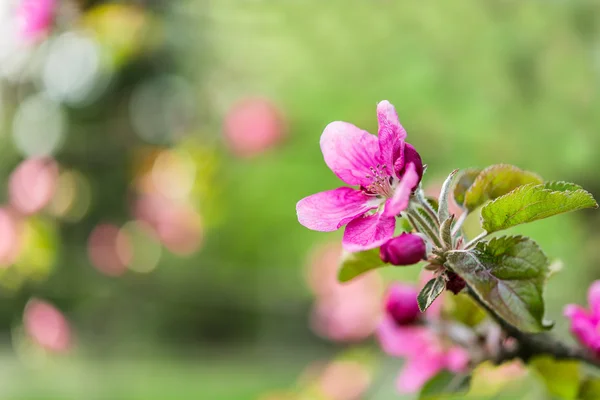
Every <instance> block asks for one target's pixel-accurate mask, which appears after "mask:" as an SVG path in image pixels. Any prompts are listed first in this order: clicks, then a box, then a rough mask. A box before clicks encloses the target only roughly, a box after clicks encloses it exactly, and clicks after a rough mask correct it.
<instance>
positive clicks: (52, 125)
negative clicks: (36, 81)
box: [12, 94, 67, 157]
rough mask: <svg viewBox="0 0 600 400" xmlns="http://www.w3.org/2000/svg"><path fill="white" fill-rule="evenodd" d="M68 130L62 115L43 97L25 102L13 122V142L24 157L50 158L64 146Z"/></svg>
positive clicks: (54, 104) (38, 96)
mask: <svg viewBox="0 0 600 400" xmlns="http://www.w3.org/2000/svg"><path fill="white" fill-rule="evenodd" d="M66 130H67V125H66V116H65V115H64V111H63V110H62V108H61V107H60V105H58V104H57V103H55V102H54V101H52V100H51V99H50V98H48V97H47V96H46V95H43V94H36V95H33V96H30V97H28V98H27V99H25V100H24V101H23V102H22V103H21V104H20V106H19V108H18V109H17V112H16V114H15V117H14V120H13V130H12V134H13V140H14V142H15V145H16V146H17V148H18V149H19V151H20V152H21V153H22V154H23V155H25V156H27V157H40V156H49V155H52V154H54V153H55V152H56V151H57V150H58V148H59V147H60V146H61V144H62V143H63V140H64V137H65V134H66Z"/></svg>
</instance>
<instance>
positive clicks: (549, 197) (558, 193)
mask: <svg viewBox="0 0 600 400" xmlns="http://www.w3.org/2000/svg"><path fill="white" fill-rule="evenodd" d="M594 207H598V204H597V203H596V200H594V197H593V196H592V195H591V194H590V193H588V192H586V191H585V190H583V189H582V188H581V187H580V186H578V185H575V184H573V183H567V182H547V183H545V184H542V185H534V184H529V185H525V186H521V187H519V188H517V189H515V190H514V191H512V192H510V193H508V194H506V195H504V196H502V197H499V198H497V199H496V200H494V201H492V202H491V203H489V204H486V205H485V206H484V207H483V208H482V209H481V221H482V227H483V229H485V230H486V231H487V232H490V233H491V232H496V231H500V230H503V229H507V228H510V227H512V226H515V225H519V224H524V223H527V222H532V221H537V220H539V219H543V218H547V217H551V216H553V215H557V214H561V213H565V212H569V211H576V210H581V209H584V208H594Z"/></svg>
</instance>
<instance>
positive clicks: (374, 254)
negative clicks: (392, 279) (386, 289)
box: [338, 248, 387, 282]
mask: <svg viewBox="0 0 600 400" xmlns="http://www.w3.org/2000/svg"><path fill="white" fill-rule="evenodd" d="M386 265H387V264H386V263H384V262H383V261H381V258H380V257H379V249H378V248H377V249H371V250H367V251H360V252H357V253H344V254H343V255H342V259H341V261H340V269H339V272H338V280H339V281H340V282H348V281H350V280H352V279H354V278H356V277H357V276H359V275H361V274H364V273H365V272H368V271H371V270H373V269H376V268H380V267H384V266H386Z"/></svg>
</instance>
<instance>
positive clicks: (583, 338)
mask: <svg viewBox="0 0 600 400" xmlns="http://www.w3.org/2000/svg"><path fill="white" fill-rule="evenodd" d="M588 304H589V307H590V309H589V310H586V309H585V308H583V307H581V306H579V305H577V304H568V305H567V306H566V307H565V309H564V315H565V316H566V317H567V318H569V319H570V320H571V333H572V334H573V335H574V336H575V337H576V338H577V339H578V340H579V342H581V344H583V345H584V346H586V347H588V348H590V349H591V350H593V351H594V353H595V354H596V355H597V356H599V357H600V280H598V281H595V282H593V283H592V285H591V286H590V288H589V289H588Z"/></svg>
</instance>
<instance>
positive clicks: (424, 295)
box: [417, 275, 446, 312]
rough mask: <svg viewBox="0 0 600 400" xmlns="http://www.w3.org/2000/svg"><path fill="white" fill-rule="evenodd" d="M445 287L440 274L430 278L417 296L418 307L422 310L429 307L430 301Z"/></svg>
mask: <svg viewBox="0 0 600 400" xmlns="http://www.w3.org/2000/svg"><path fill="white" fill-rule="evenodd" d="M445 287H446V281H445V280H444V277H443V276H442V275H439V276H438V277H436V278H433V279H431V280H430V281H429V282H427V283H426V284H425V286H424V287H423V289H421V292H420V293H419V295H418V296H417V302H418V303H419V309H420V310H421V312H424V311H425V310H427V309H428V308H429V306H430V305H431V303H433V301H434V300H435V299H437V297H438V296H439V295H440V294H441V293H442V292H443V291H444V288H445Z"/></svg>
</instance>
